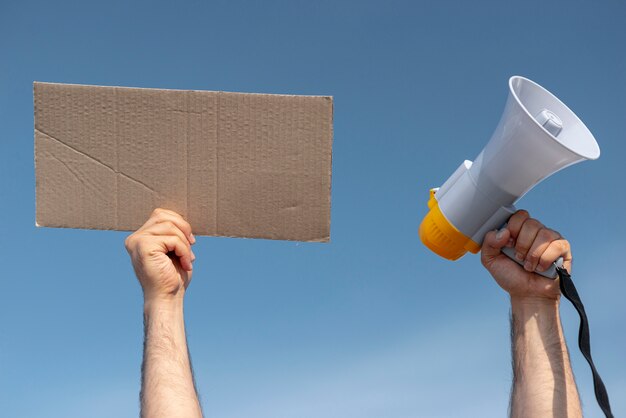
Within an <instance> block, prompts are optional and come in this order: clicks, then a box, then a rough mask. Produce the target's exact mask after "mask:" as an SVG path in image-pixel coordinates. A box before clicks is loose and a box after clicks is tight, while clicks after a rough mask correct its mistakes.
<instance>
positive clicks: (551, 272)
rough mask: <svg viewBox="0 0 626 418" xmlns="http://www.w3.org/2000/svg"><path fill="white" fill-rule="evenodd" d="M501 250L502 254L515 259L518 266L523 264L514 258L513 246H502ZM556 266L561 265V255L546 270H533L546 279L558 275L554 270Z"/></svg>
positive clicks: (554, 277)
mask: <svg viewBox="0 0 626 418" xmlns="http://www.w3.org/2000/svg"><path fill="white" fill-rule="evenodd" d="M501 251H502V253H503V254H504V255H506V256H507V257H509V258H510V259H511V260H513V261H515V262H516V263H517V264H519V265H520V266H523V265H524V263H523V262H522V261H519V260H518V259H517V258H515V248H513V247H504V248H502V250H501ZM557 267H563V257H559V258H558V259H557V260H556V261H555V262H554V263H552V265H551V266H550V268H548V269H547V270H546V271H536V270H535V273H537V274H540V275H542V276H543V277H547V278H548V279H556V278H557V276H558V274H557V272H556V268H557Z"/></svg>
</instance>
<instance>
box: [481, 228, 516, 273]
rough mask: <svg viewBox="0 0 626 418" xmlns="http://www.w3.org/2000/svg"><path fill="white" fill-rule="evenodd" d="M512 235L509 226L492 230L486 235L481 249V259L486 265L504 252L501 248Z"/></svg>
mask: <svg viewBox="0 0 626 418" xmlns="http://www.w3.org/2000/svg"><path fill="white" fill-rule="evenodd" d="M510 236H511V233H510V231H509V230H508V229H507V228H502V229H501V230H499V231H497V232H496V231H490V232H488V233H487V235H485V239H484V240H483V246H482V250H481V261H482V263H483V264H484V265H485V266H487V265H488V264H490V263H491V260H493V259H494V258H496V257H498V256H500V255H501V254H502V252H501V249H502V247H504V246H505V245H506V244H507V243H508V241H509V238H510Z"/></svg>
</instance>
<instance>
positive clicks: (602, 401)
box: [556, 267, 613, 418]
mask: <svg viewBox="0 0 626 418" xmlns="http://www.w3.org/2000/svg"><path fill="white" fill-rule="evenodd" d="M556 272H557V274H558V275H559V283H560V287H561V293H562V294H563V296H565V298H566V299H567V300H569V301H570V302H571V303H572V305H574V308H576V311H577V312H578V315H579V316H580V328H579V329H578V347H579V348H580V352H581V353H582V354H583V356H584V357H585V359H586V360H587V363H589V366H591V373H592V374H593V389H594V392H595V394H596V400H597V401H598V405H600V409H602V412H604V415H605V416H606V417H607V418H613V413H612V412H611V405H610V404H609V395H608V393H607V391H606V387H605V386H604V383H603V382H602V379H601V378H600V374H598V371H597V370H596V366H595V365H594V364H593V359H592V358H591V343H590V340H589V321H588V319H587V314H586V313H585V307H584V306H583V303H582V301H581V300H580V296H579V295H578V291H577V290H576V287H575V286H574V282H573V281H572V277H571V276H570V274H569V273H568V272H567V270H565V269H564V268H563V267H557V268H556Z"/></svg>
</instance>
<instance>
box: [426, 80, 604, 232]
mask: <svg viewBox="0 0 626 418" xmlns="http://www.w3.org/2000/svg"><path fill="white" fill-rule="evenodd" d="M509 88H510V91H509V97H508V99H507V102H506V105H505V108H504V112H503V114H502V117H501V119H500V122H499V124H498V126H497V127H496V130H495V132H494V133H493V135H492V137H491V139H490V140H489V142H488V143H487V145H486V146H485V148H484V149H483V150H482V152H480V154H478V157H476V160H475V161H474V162H473V163H472V162H471V161H465V162H464V163H463V164H461V165H460V166H459V168H458V169H457V170H456V171H455V172H454V174H453V175H452V176H450V178H449V179H448V180H447V181H446V182H445V183H444V185H443V186H442V187H441V188H440V190H439V191H438V192H437V194H436V196H435V197H436V199H437V201H438V203H439V207H440V209H441V212H442V213H443V215H444V216H445V217H446V219H447V220H448V221H449V222H450V223H451V224H452V225H454V226H455V227H456V228H457V229H458V230H459V231H460V232H462V233H463V234H464V235H466V236H468V237H471V238H472V239H473V240H474V241H475V242H476V243H478V244H482V241H483V239H484V236H485V234H486V233H487V231H489V230H490V229H495V228H497V227H499V226H500V225H502V224H503V223H504V222H505V221H506V219H501V218H502V217H506V218H508V216H510V214H508V213H507V212H509V211H510V210H511V209H510V208H511V207H512V206H513V205H514V204H515V202H516V201H517V200H519V199H520V198H521V197H522V196H523V195H524V194H525V193H526V192H527V191H528V190H530V189H531V188H532V187H533V186H535V185H536V184H537V183H539V182H540V181H541V180H543V179H544V178H546V177H547V176H549V175H551V174H553V173H555V172H557V171H559V170H561V169H563V168H565V167H568V166H570V165H572V164H575V163H577V162H579V161H583V160H586V159H591V160H593V159H596V158H598V157H599V156H600V148H599V146H598V144H597V142H596V140H595V139H594V137H593V135H592V134H591V132H589V130H588V129H587V127H586V126H585V125H584V124H583V123H582V122H581V121H580V119H578V117H577V116H576V115H575V114H574V113H573V112H572V111H571V110H570V109H569V108H568V107H567V106H565V105H564V104H563V103H562V102H561V101H560V100H559V99H557V98H556V97H554V96H553V95H552V94H551V93H550V92H548V91H547V90H545V89H544V88H543V87H541V86H539V85H538V84H536V83H534V82H532V81H530V80H528V79H526V78H523V77H517V76H516V77H511V79H510V80H509ZM546 112H547V113H546ZM536 118H538V119H539V120H537V119H536ZM546 123H547V124H548V129H549V130H551V131H553V132H554V133H557V134H558V136H554V135H553V134H551V133H550V131H549V130H548V129H546V127H544V126H543V125H545V124H546ZM559 124H560V125H561V127H560V131H558V132H557V130H558V129H556V128H558V125H559Z"/></svg>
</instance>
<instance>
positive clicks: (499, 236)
mask: <svg viewBox="0 0 626 418" xmlns="http://www.w3.org/2000/svg"><path fill="white" fill-rule="evenodd" d="M503 236H504V228H502V229H501V230H499V231H498V232H497V233H496V239H497V240H498V241H500V240H501V239H502V237H503Z"/></svg>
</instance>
